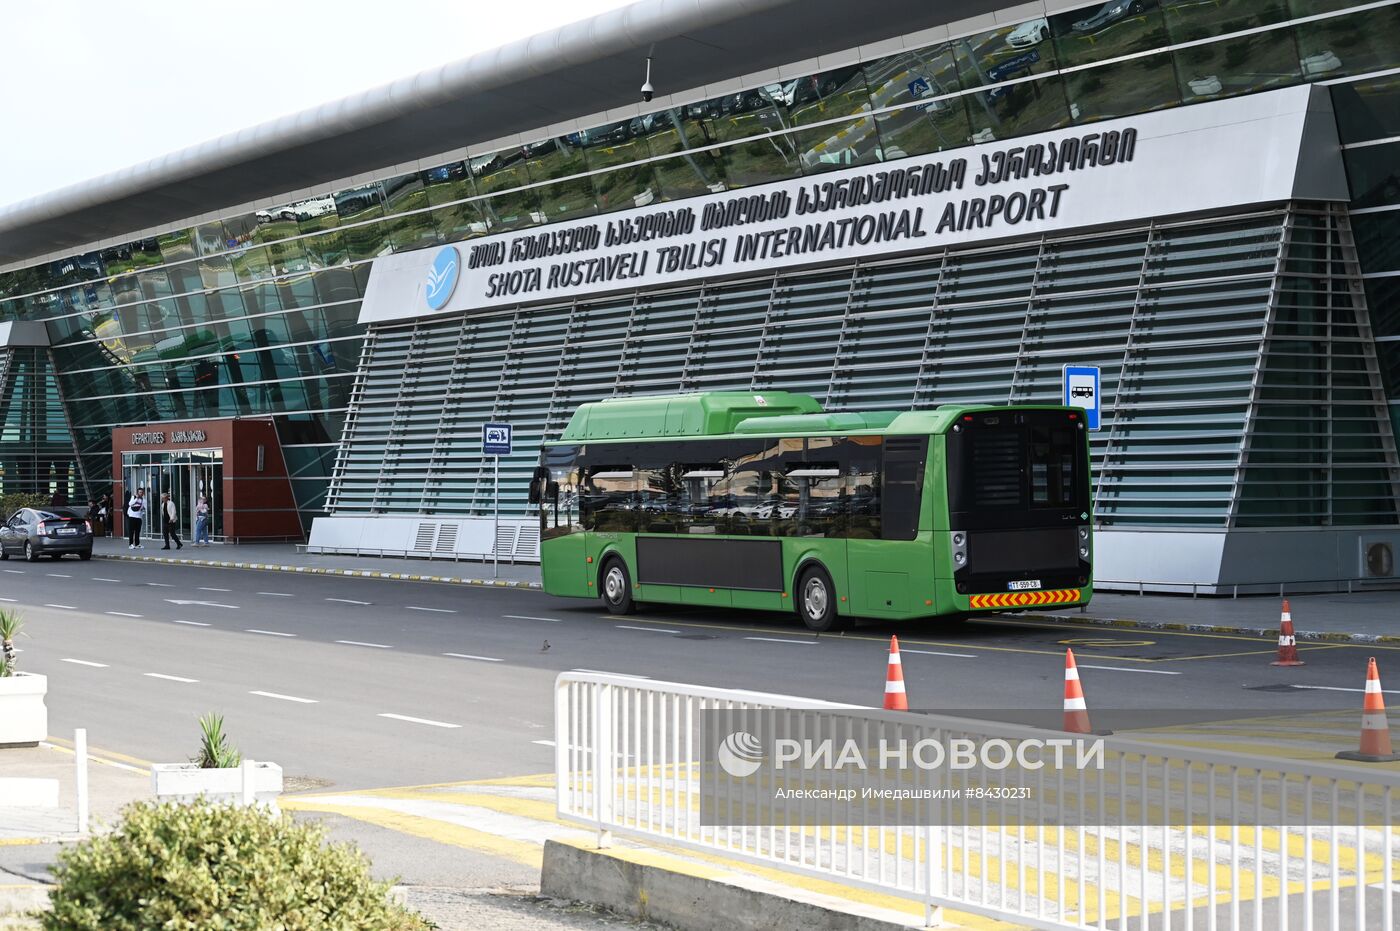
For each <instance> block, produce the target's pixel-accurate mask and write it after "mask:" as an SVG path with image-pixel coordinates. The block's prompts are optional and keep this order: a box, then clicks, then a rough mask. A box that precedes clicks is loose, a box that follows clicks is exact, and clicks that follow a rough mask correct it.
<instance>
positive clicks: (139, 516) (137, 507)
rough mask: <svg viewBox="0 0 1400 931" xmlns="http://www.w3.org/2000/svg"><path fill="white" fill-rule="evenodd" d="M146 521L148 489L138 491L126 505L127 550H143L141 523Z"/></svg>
mask: <svg viewBox="0 0 1400 931" xmlns="http://www.w3.org/2000/svg"><path fill="white" fill-rule="evenodd" d="M145 519H146V489H144V488H138V489H136V494H134V495H132V496H131V500H130V501H128V502H127V503H126V548H127V549H129V550H139V549H140V548H141V523H142V521H144V520H145Z"/></svg>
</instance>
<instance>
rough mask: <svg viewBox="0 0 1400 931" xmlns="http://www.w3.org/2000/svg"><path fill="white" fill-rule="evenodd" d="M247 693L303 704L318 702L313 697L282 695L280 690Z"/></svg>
mask: <svg viewBox="0 0 1400 931" xmlns="http://www.w3.org/2000/svg"><path fill="white" fill-rule="evenodd" d="M248 694H249V695H261V696H262V697H263V698H276V699H279V700H281V701H294V702H298V703H300V704H303V705H315V704H319V702H317V700H316V699H314V698H297V697H296V696H295V695H283V694H282V693H281V692H256V691H255V692H249V693H248Z"/></svg>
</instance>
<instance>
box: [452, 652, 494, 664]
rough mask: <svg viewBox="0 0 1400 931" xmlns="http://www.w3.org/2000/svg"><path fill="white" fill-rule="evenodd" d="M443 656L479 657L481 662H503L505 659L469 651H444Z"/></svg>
mask: <svg viewBox="0 0 1400 931" xmlns="http://www.w3.org/2000/svg"><path fill="white" fill-rule="evenodd" d="M442 655H443V656H455V657H457V658H458V659H479V660H481V661H482V662H483V663H504V662H505V660H503V659H497V658H496V657H494V656H474V655H472V654H471V653H444V654H442Z"/></svg>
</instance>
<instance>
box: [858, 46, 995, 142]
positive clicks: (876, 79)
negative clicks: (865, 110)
mask: <svg viewBox="0 0 1400 931" xmlns="http://www.w3.org/2000/svg"><path fill="white" fill-rule="evenodd" d="M865 80H866V82H867V84H868V85H869V88H870V102H871V103H872V104H873V105H874V106H875V108H876V109H880V108H884V107H895V106H899V105H901V104H906V103H912V102H913V101H915V100H920V99H923V100H925V102H924V103H920V104H917V105H915V106H912V107H904V108H903V109H901V110H895V111H894V112H891V113H881V114H879V115H878V116H877V117H876V121H877V123H878V126H879V133H880V144H881V147H882V149H883V151H884V157H885V158H903V157H904V156H906V155H921V154H923V153H925V152H941V151H942V150H944V149H950V148H953V147H955V146H960V145H967V141H968V137H969V136H970V135H971V133H972V131H971V129H970V128H969V127H968V122H967V102H966V99H965V98H962V97H946V98H944V99H942V100H939V99H936V98H938V97H940V96H942V95H945V94H952V93H956V92H957V91H958V90H959V88H960V87H961V84H960V83H959V82H958V68H957V63H956V61H955V58H954V54H953V48H952V46H951V45H949V44H947V43H944V44H942V45H933V46H929V47H928V48H922V49H917V50H915V51H912V52H905V53H903V54H901V55H892V56H890V57H888V58H881V59H879V60H877V61H874V62H870V63H868V64H867V65H866V66H865Z"/></svg>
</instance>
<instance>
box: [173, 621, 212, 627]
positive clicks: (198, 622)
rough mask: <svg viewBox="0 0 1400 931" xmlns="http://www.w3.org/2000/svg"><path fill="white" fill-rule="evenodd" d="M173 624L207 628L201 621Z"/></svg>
mask: <svg viewBox="0 0 1400 931" xmlns="http://www.w3.org/2000/svg"><path fill="white" fill-rule="evenodd" d="M175 623H176V624H188V625H190V626H191V627H208V626H209V625H208V624H206V623H204V622H203V621H176V622H175Z"/></svg>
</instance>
